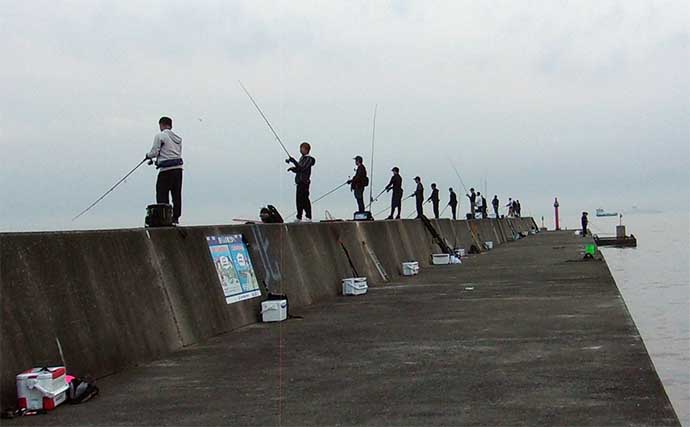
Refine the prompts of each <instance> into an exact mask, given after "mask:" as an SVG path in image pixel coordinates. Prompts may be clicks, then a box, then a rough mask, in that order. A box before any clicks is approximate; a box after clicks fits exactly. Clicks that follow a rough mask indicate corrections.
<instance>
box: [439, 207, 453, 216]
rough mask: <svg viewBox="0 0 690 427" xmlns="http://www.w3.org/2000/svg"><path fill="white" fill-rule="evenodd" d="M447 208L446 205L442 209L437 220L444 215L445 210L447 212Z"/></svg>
mask: <svg viewBox="0 0 690 427" xmlns="http://www.w3.org/2000/svg"><path fill="white" fill-rule="evenodd" d="M448 206H450V205H446V207H445V208H443V210H442V211H441V214H440V215H439V218H440V217H442V216H443V214H444V213H446V210H448Z"/></svg>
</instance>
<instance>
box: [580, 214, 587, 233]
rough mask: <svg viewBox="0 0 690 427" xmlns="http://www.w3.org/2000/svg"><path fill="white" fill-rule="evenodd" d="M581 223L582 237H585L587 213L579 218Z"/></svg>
mask: <svg viewBox="0 0 690 427" xmlns="http://www.w3.org/2000/svg"><path fill="white" fill-rule="evenodd" d="M580 222H581V223H582V237H585V236H586V235H587V224H589V219H587V212H582V218H580Z"/></svg>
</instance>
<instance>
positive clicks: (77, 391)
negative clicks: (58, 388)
mask: <svg viewBox="0 0 690 427" xmlns="http://www.w3.org/2000/svg"><path fill="white" fill-rule="evenodd" d="M96 396H98V387H96V382H95V381H94V380H92V379H89V378H74V379H72V381H70V383H69V389H68V390H67V401H68V402H69V403H71V404H77V403H84V402H88V401H89V400H91V398H93V397H96Z"/></svg>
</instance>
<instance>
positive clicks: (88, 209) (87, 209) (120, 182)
mask: <svg viewBox="0 0 690 427" xmlns="http://www.w3.org/2000/svg"><path fill="white" fill-rule="evenodd" d="M147 160H149V159H148V158H146V157H144V160H142V161H140V162H139V164H138V165H136V166H135V167H134V169H132V170H131V171H129V172H128V173H127V175H125V176H123V177H122V178H121V179H120V180H119V181H117V182H116V183H115V185H113V186H112V187H110V189H108V191H106V192H105V193H103V195H102V196H101V197H99V198H98V199H96V201H95V202H93V203H91V204H90V205H89V206H88V207H87V208H86V209H84V210H83V211H81V212H79V214H78V215H77V216H75V217H74V218H72V221H74V220H76V219H77V218H79V217H80V216H82V215H84V214H85V213H86V212H88V211H90V210H91V208H93V207H94V206H96V205H97V204H98V202H100V201H101V200H103V199H104V198H105V196H107V195H108V194H110V192H112V191H113V190H114V189H115V188H117V186H118V185H120V184H122V182H124V180H126V179H127V178H128V177H129V176H130V175H131V174H133V173H134V171H135V170H137V169H139V166H141V165H143V164H144V162H146V161H147Z"/></svg>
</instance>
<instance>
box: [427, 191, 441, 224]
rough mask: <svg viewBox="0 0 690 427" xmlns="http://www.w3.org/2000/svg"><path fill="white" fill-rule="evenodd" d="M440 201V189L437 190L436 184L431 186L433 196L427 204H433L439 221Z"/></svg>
mask: <svg viewBox="0 0 690 427" xmlns="http://www.w3.org/2000/svg"><path fill="white" fill-rule="evenodd" d="M439 201H440V199H439V197H438V188H436V183H435V182H434V183H432V184H431V196H429V198H428V199H427V202H431V204H432V206H433V207H434V218H436V219H438V217H439V216H440V214H439V210H438V202H439Z"/></svg>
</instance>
